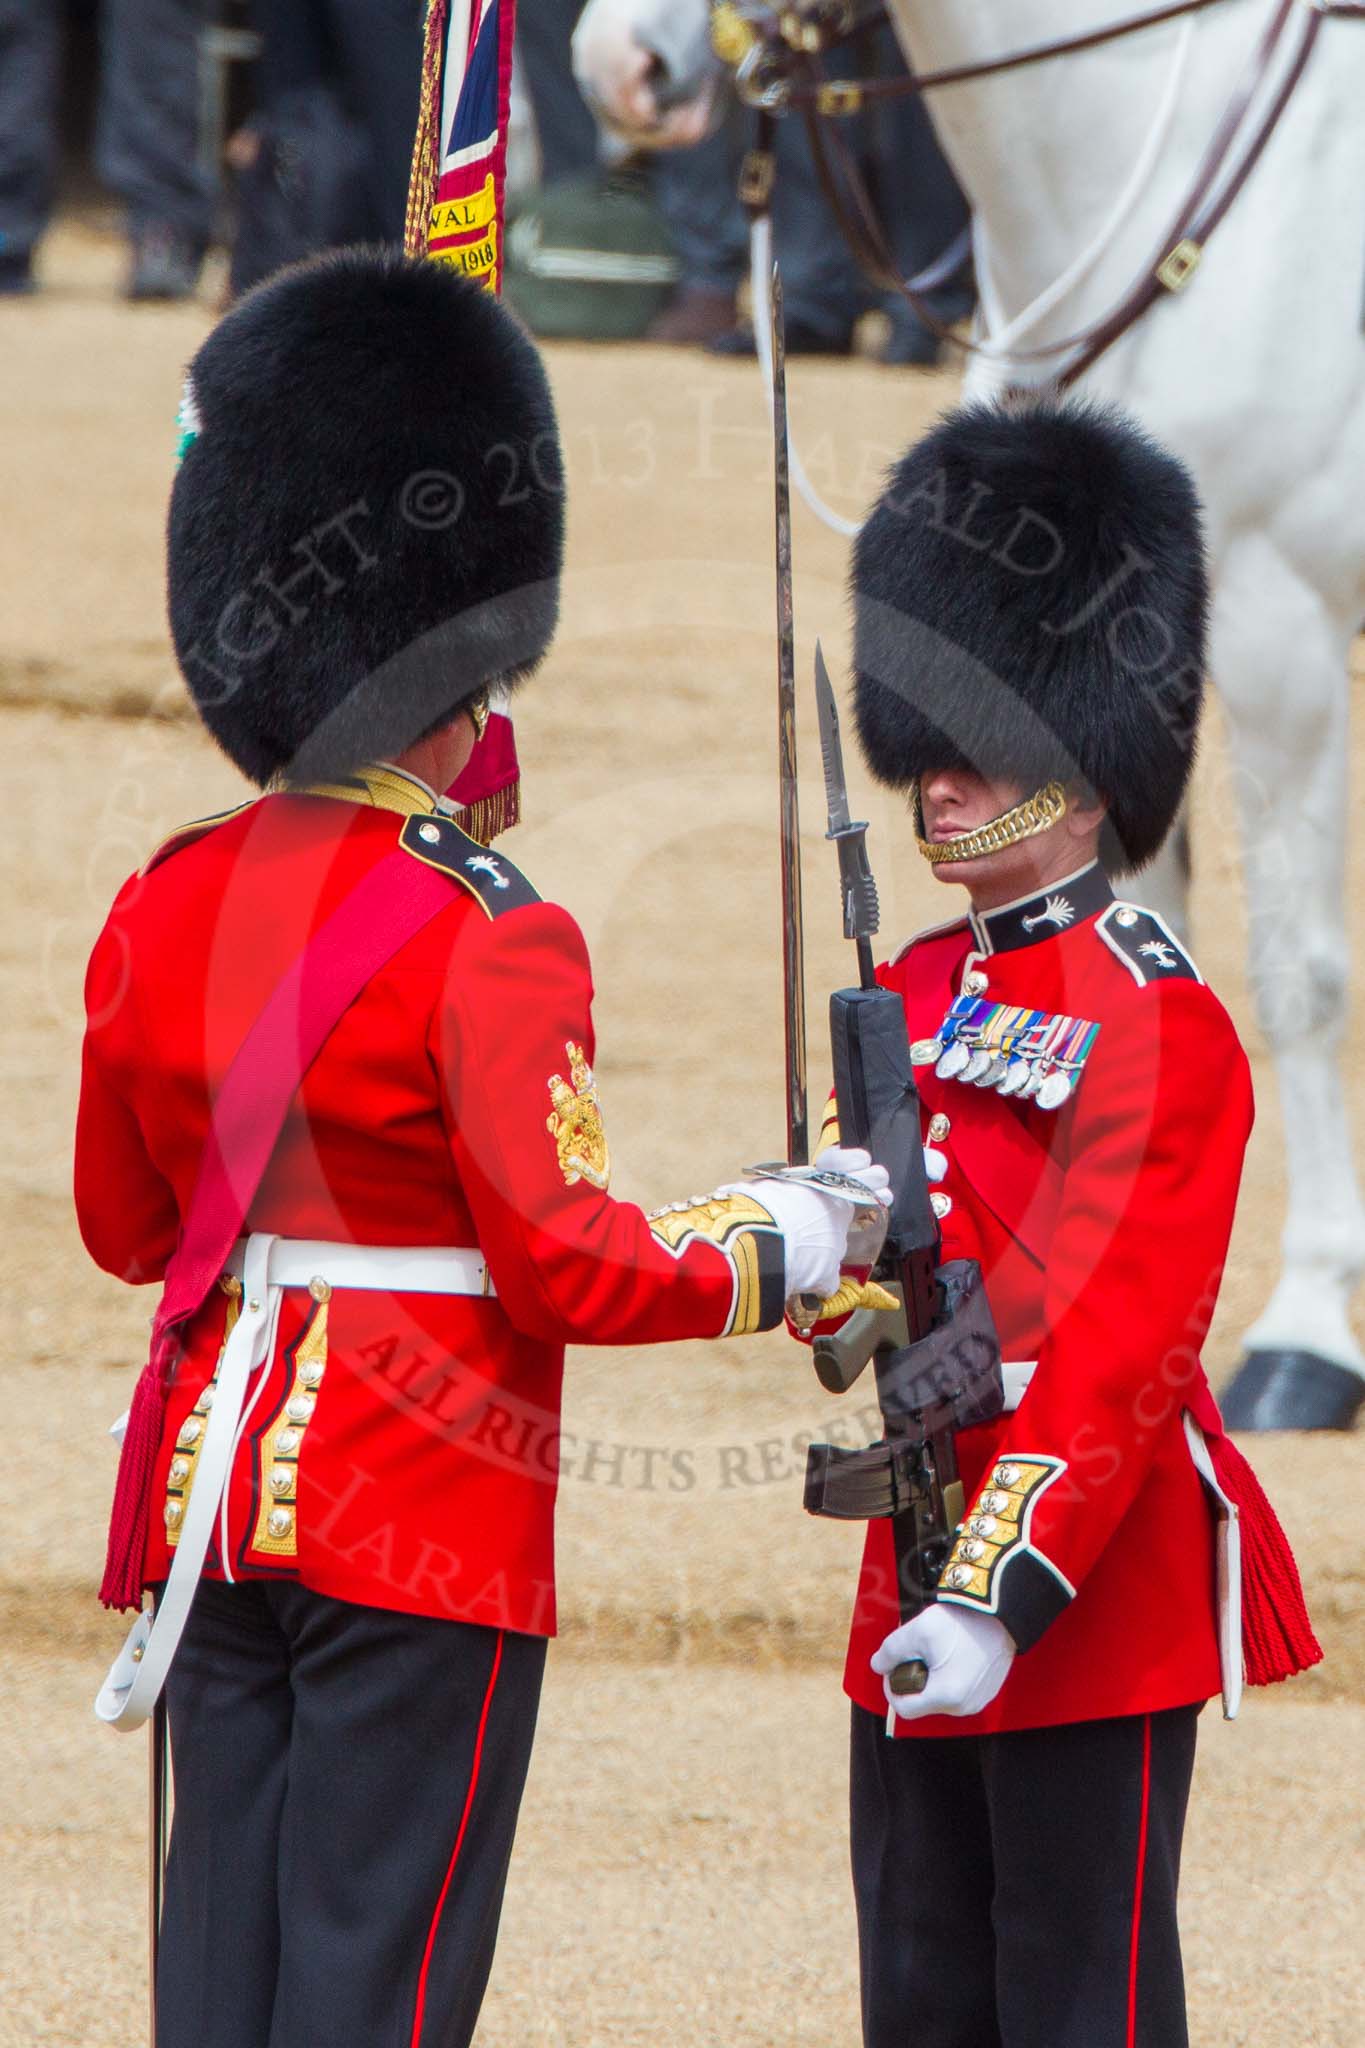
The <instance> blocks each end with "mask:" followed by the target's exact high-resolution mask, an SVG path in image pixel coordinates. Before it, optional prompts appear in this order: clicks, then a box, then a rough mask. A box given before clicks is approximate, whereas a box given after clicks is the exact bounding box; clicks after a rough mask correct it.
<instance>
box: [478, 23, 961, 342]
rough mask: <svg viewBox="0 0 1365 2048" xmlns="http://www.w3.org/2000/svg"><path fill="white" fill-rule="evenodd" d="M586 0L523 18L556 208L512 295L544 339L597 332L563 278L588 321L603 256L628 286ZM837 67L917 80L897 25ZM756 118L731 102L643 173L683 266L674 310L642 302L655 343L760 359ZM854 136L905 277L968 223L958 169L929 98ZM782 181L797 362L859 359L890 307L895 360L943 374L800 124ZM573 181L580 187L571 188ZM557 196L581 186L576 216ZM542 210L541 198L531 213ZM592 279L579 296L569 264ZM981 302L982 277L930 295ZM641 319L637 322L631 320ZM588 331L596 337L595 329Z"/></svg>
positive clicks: (780, 156)
mask: <svg viewBox="0 0 1365 2048" xmlns="http://www.w3.org/2000/svg"><path fill="white" fill-rule="evenodd" d="M582 4H583V0H534V4H531V5H526V6H524V7H523V8H522V10H521V12H520V14H519V16H518V22H517V55H518V60H519V64H520V67H521V72H522V81H523V83H524V85H525V88H526V92H527V95H528V98H529V100H530V105H531V110H532V114H533V118H534V122H535V127H536V132H537V137H538V141H539V151H540V176H541V182H542V187H543V188H544V193H545V197H544V201H543V207H544V209H548V210H545V211H543V212H542V215H541V216H540V217H539V218H538V221H537V231H536V235H535V236H534V237H533V236H530V235H527V234H525V233H523V235H522V236H521V237H520V238H519V242H518V245H517V246H516V247H513V246H512V245H511V244H509V255H510V258H511V264H510V271H511V280H510V289H511V291H512V294H513V296H514V297H515V298H517V299H518V300H519V303H521V307H522V311H523V313H524V314H525V315H526V317H527V318H528V319H529V320H530V322H531V324H532V325H533V326H535V327H536V328H537V331H539V332H554V333H565V332H568V331H577V332H584V331H585V329H584V328H583V327H582V326H581V325H580V326H577V327H566V326H565V325H563V324H561V322H560V320H559V319H558V318H557V317H556V310H555V308H553V307H552V306H551V305H550V304H549V299H550V297H551V290H550V286H551V283H552V280H551V278H550V273H551V272H552V271H558V272H560V273H562V274H563V284H564V291H563V293H562V294H561V297H562V298H563V299H564V300H565V301H566V303H567V305H568V306H569V307H570V309H571V310H569V311H567V313H566V318H567V319H569V320H570V321H577V320H580V319H582V318H585V317H586V318H588V319H589V322H590V321H591V316H590V315H589V314H588V312H587V306H586V298H587V294H586V293H585V291H584V289H583V287H584V278H585V275H586V269H587V267H588V263H589V258H590V252H591V251H592V250H593V249H595V250H596V255H597V258H598V261H597V263H596V266H595V268H596V272H597V278H598V282H599V283H601V284H602V285H603V286H607V285H610V284H612V283H613V282H614V283H617V284H619V285H621V286H625V285H626V283H627V279H626V277H625V276H624V274H622V275H619V276H617V275H614V273H618V272H620V270H621V266H620V263H619V260H618V261H613V260H611V259H619V257H620V255H621V254H622V253H624V252H622V251H620V250H618V249H616V248H615V247H614V246H613V247H611V248H610V249H608V248H596V245H597V244H598V243H599V242H604V243H607V244H613V245H614V244H615V243H616V242H617V241H618V240H619V239H620V236H619V228H620V220H621V210H620V208H619V207H618V208H617V209H616V218H615V220H614V221H613V222H612V223H611V224H610V225H607V224H606V222H605V221H604V220H603V219H602V218H600V217H599V215H600V214H601V212H602V211H603V209H605V210H607V211H610V200H611V196H612V194H613V192H619V189H620V188H619V180H614V179H613V178H611V177H604V176H603V173H602V170H601V166H602V164H603V162H604V160H606V161H610V158H611V153H612V151H613V149H616V148H618V147H619V146H618V145H615V144H613V143H612V142H611V141H610V139H607V138H604V137H603V136H602V135H601V134H600V133H599V131H598V127H597V123H596V121H595V119H594V117H593V115H592V113H591V112H590V111H589V109H588V107H587V106H586V104H585V103H584V101H583V99H582V97H581V95H580V93H579V90H578V86H577V84H576V82H575V80H574V77H573V71H572V65H571V59H570V40H571V38H572V35H573V31H574V28H575V26H576V24H577V21H578V17H579V15H580V13H581V12H582ZM830 69H831V71H832V72H833V74H834V75H836V76H844V77H867V76H872V75H885V74H889V73H891V72H893V71H897V70H902V69H903V61H902V58H901V55H900V50H899V46H898V45H897V43H896V40H895V37H894V35H893V34H892V32H891V30H890V29H889V28H885V27H882V28H878V29H876V30H874V31H870V32H868V33H866V34H865V35H863V36H861V37H859V38H858V39H857V40H856V42H854V43H852V44H850V45H848V46H846V47H845V48H843V49H841V50H840V51H838V52H836V53H835V57H834V60H833V61H832V63H831V65H830ZM751 124H752V116H751V115H750V114H748V113H747V112H746V110H745V109H743V108H741V107H740V106H739V105H738V104H737V103H736V102H735V101H734V100H733V99H732V98H731V99H729V100H728V101H727V102H726V103H725V104H724V105H723V106H722V109H721V111H720V114H719V118H718V121H717V123H716V125H715V127H714V128H713V131H712V133H711V134H709V135H708V136H707V137H706V138H705V139H704V140H703V141H701V142H700V143H698V144H697V145H696V146H694V147H692V148H688V149H675V150H660V151H656V152H651V154H650V156H649V158H648V159H647V162H646V165H645V167H644V169H643V171H642V172H641V173H640V176H641V178H642V179H643V180H644V181H645V183H644V184H637V186H636V187H635V191H636V195H637V196H636V204H637V206H638V205H641V204H643V203H644V200H643V196H642V195H643V192H644V191H645V190H646V189H647V191H648V193H649V196H650V198H651V199H652V203H653V206H654V208H655V210H656V212H657V215H658V218H659V222H660V225H661V227H662V229H663V230H664V231H665V233H666V241H665V242H664V243H663V244H662V245H661V246H662V247H664V248H671V250H672V253H673V255H674V258H675V259H676V279H675V283H674V287H673V290H672V294H671V296H670V297H669V299H668V300H667V303H665V304H664V305H663V306H662V308H661V310H659V311H657V312H655V313H654V315H653V317H652V318H651V317H648V313H647V307H646V302H645V301H644V299H643V298H641V297H640V296H639V295H638V294H635V295H633V296H632V302H631V309H632V312H638V313H639V315H640V318H639V324H638V325H636V326H634V328H633V329H632V331H633V332H635V333H641V332H643V333H644V334H645V335H646V336H647V337H648V338H649V339H651V340H655V341H661V342H670V343H676V344H684V345H686V344H701V345H705V346H709V347H710V348H712V349H713V350H715V351H716V352H718V353H721V354H729V355H743V354H752V353H753V346H754V343H753V335H752V332H751V330H750V329H749V328H748V327H747V326H746V325H743V324H741V323H740V322H739V320H738V318H737V313H736V295H737V292H738V289H739V286H740V284H741V282H742V281H743V280H744V278H745V277H746V276H747V273H748V226H747V222H746V220H745V217H744V213H743V209H742V208H741V206H740V204H739V200H738V196H737V185H738V178H739V167H740V162H741V159H742V157H743V154H744V150H745V147H746V145H747V141H748V136H749V131H750V127H751ZM841 126H842V130H843V133H844V136H845V139H846V141H847V142H848V143H849V144H850V146H851V147H852V148H853V150H854V153H855V154H856V156H857V157H858V159H859V164H860V169H861V171H862V173H863V176H864V177H865V178H866V179H867V181H868V183H869V185H870V186H871V187H872V189H873V191H874V193H875V194H876V197H877V200H878V203H879V205H880V208H881V211H882V215H883V218H884V220H885V222H886V227H887V232H888V235H889V237H890V240H891V243H892V246H893V248H894V249H895V251H896V255H897V257H898V259H899V261H900V263H901V265H902V267H903V268H904V270H905V271H906V272H907V273H913V272H914V271H916V270H919V269H922V268H923V267H924V266H925V265H926V264H928V263H929V262H931V261H932V260H933V259H934V258H935V257H937V256H938V255H940V254H941V253H942V252H943V251H944V250H945V249H946V248H947V247H948V246H949V244H950V243H951V242H952V241H953V240H954V238H955V237H956V236H957V235H958V234H959V232H960V231H961V229H962V228H963V227H964V226H965V224H966V220H967V207H966V202H965V200H964V199H963V197H962V194H961V192H960V190H959V189H958V186H957V182H956V180H955V179H954V177H953V174H952V172H951V171H950V170H949V168H948V165H947V163H946V162H945V160H944V157H943V155H942V152H941V151H940V149H939V147H938V143H937V140H936V138H935V136H934V133H933V130H932V128H931V126H930V123H929V118H928V115H927V114H926V113H925V111H924V108H923V105H922V104H921V102H920V101H919V100H918V99H915V98H912V97H906V98H905V99H902V100H893V101H889V102H886V103H883V104H881V105H878V106H877V107H876V108H875V109H874V110H873V111H872V112H870V113H868V114H866V115H862V116H859V117H858V118H857V119H856V120H854V121H851V122H844V123H843V124H841ZM776 158H777V183H776V188H775V194H774V203H773V233H774V240H775V245H776V249H777V255H778V259H779V261H780V263H781V265H782V276H783V285H784V290H785V295H786V309H787V347H788V349H789V351H790V352H791V353H792V354H794V355H801V354H827V355H846V354H847V353H848V352H849V351H850V349H851V348H852V346H853V341H854V334H855V330H856V328H857V325H858V322H859V320H860V319H861V317H862V315H863V314H864V313H866V312H868V311H870V310H872V309H873V308H875V307H877V306H879V305H882V306H883V307H884V310H885V312H886V314H887V315H888V318H889V333H888V338H887V341H886V344H885V347H884V351H883V353H884V357H885V360H887V361H889V362H897V363H925V364H927V363H932V362H934V361H936V360H937V356H938V351H939V343H938V341H937V339H936V337H935V336H934V335H933V334H932V333H931V332H930V331H929V330H928V329H926V328H925V327H924V326H922V325H921V324H920V322H919V321H918V320H917V319H916V318H915V316H914V314H913V313H912V312H911V310H910V308H909V307H908V306H907V305H906V303H905V301H904V300H903V299H902V298H901V297H900V295H899V294H892V295H890V296H889V297H888V298H887V299H886V300H885V301H883V300H882V297H881V295H880V294H879V293H878V292H877V290H876V289H875V287H873V286H871V285H870V284H869V283H868V282H867V280H866V279H865V278H864V277H863V275H862V273H861V271H860V270H859V269H858V266H857V264H856V263H855V261H854V259H853V257H852V256H851V255H850V254H849V252H848V249H847V247H846V246H845V243H844V240H843V237H842V235H841V233H840V230H839V225H838V222H837V219H836V218H835V215H834V213H833V211H832V210H831V207H830V205H829V202H828V200H827V198H826V196H825V193H824V190H823V188H822V186H821V182H820V178H819V175H818V172H817V169H816V165H815V161H814V158H813V155H812V152H811V148H810V144H809V141H808V139H807V135H806V131H805V127H804V124H803V123H802V122H801V121H800V120H799V119H798V118H795V117H792V118H788V119H785V120H782V121H779V122H778V124H777V140H776ZM565 181H572V184H571V187H566V185H565ZM556 187H563V188H565V190H566V194H567V190H569V189H571V190H572V194H573V203H572V206H566V205H561V204H556V203H554V202H553V201H552V200H551V199H550V197H549V194H550V192H551V191H553V190H554V189H555V188H556ZM531 203H532V205H535V204H537V202H536V201H534V200H533V201H532V202H531ZM547 237H549V238H551V239H552V240H554V241H555V242H557V243H564V242H567V241H569V240H574V241H576V242H577V244H578V245H580V246H579V247H578V249H577V251H576V253H577V255H578V256H579V257H580V258H581V259H582V262H581V263H580V264H577V265H574V264H570V263H569V262H568V261H567V260H566V258H567V251H566V250H565V249H563V248H560V249H558V250H557V251H556V250H554V249H551V248H550V247H549V242H548V241H547ZM647 246H650V247H652V246H653V245H652V244H650V243H649V238H648V236H647V234H646V232H645V230H644V229H643V227H639V228H637V230H636V241H635V243H634V244H633V246H632V249H631V251H630V253H631V254H632V255H636V256H639V255H643V254H645V253H646V247H647ZM528 261H529V262H530V263H531V264H532V265H533V266H535V267H537V268H538V270H539V273H540V275H539V277H538V279H537V281H536V284H535V288H534V289H533V290H532V291H531V292H530V294H529V296H528V294H527V293H526V291H525V279H524V277H522V278H520V279H519V277H518V272H519V270H522V269H523V268H524V265H525V263H526V262H528ZM571 268H572V269H576V270H577V271H578V275H577V276H576V277H575V278H574V279H573V280H572V283H573V285H574V286H576V287H577V288H576V289H575V290H573V291H572V292H570V290H569V286H570V282H571V280H570V279H569V277H568V276H567V272H568V271H569V270H570V269H571ZM606 297H607V294H606V292H605V291H604V292H602V293H601V294H599V313H600V317H601V319H602V320H603V321H604V322H605V321H607V320H608V319H610V320H611V321H612V324H611V325H610V327H609V328H608V327H606V326H603V327H602V328H601V329H599V330H597V331H601V332H607V331H610V332H612V333H618V332H620V331H621V330H620V327H619V326H618V325H617V324H615V314H616V311H617V310H618V309H615V308H614V309H613V313H612V314H611V315H608V313H607V309H606ZM973 298H974V294H973V291H972V287H971V283H970V279H969V278H968V277H958V278H955V279H953V280H951V281H950V282H949V283H948V284H947V285H945V286H943V287H941V288H940V289H939V291H938V292H937V293H936V294H935V295H934V296H933V298H931V300H930V302H929V303H930V310H931V312H932V313H933V315H934V316H935V317H936V318H937V319H939V320H942V321H943V322H945V323H948V322H951V321H953V320H957V319H960V318H962V317H963V316H965V315H966V314H967V313H968V312H970V310H971V307H972V304H973ZM627 317H628V316H627ZM586 331H593V330H592V329H591V326H590V327H589V329H588V330H586Z"/></svg>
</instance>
